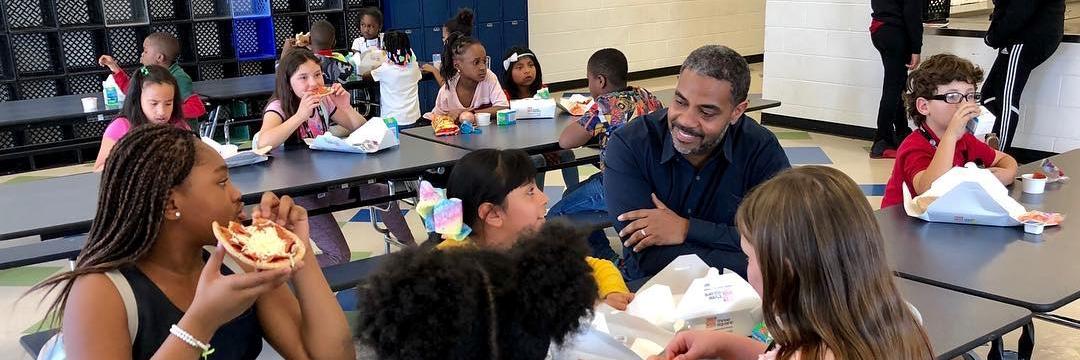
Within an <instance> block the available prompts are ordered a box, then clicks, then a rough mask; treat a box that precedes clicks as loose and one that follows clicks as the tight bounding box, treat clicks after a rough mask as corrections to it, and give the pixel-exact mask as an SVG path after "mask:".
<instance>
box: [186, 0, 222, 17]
mask: <svg viewBox="0 0 1080 360" xmlns="http://www.w3.org/2000/svg"><path fill="white" fill-rule="evenodd" d="M230 16H231V14H229V0H191V17H192V18H194V19H196V20H204V19H227V18H229V17H230Z"/></svg>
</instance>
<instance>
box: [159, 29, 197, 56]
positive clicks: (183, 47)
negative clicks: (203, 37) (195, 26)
mask: <svg viewBox="0 0 1080 360" xmlns="http://www.w3.org/2000/svg"><path fill="white" fill-rule="evenodd" d="M150 32H166V33H170V34H172V35H173V36H174V37H176V40H177V41H179V42H180V54H179V55H178V56H177V57H176V62H178V63H190V62H194V61H195V52H194V49H193V48H194V45H195V38H194V36H193V35H192V32H191V24H157V25H152V26H150Z"/></svg>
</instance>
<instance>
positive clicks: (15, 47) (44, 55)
mask: <svg viewBox="0 0 1080 360" xmlns="http://www.w3.org/2000/svg"><path fill="white" fill-rule="evenodd" d="M57 37H58V34H57V33H55V32H49V33H29V34H14V35H11V47H12V52H13V53H14V54H15V69H16V71H17V72H18V73H19V75H21V76H27V75H43V74H46V75H47V74H56V73H59V72H60V54H58V52H59V51H60V44H59V40H58V39H57Z"/></svg>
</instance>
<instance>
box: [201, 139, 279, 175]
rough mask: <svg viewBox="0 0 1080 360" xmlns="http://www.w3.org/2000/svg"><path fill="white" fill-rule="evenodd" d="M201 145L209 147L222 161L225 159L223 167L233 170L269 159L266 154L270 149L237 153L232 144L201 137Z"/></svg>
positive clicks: (236, 148) (237, 148) (267, 147)
mask: <svg viewBox="0 0 1080 360" xmlns="http://www.w3.org/2000/svg"><path fill="white" fill-rule="evenodd" d="M202 141H203V143H205V144H206V145H209V146H210V147H211V148H213V149H214V151H217V153H218V154H219V155H221V158H222V159H225V166H227V167H230V168H234V167H237V166H244V165H251V164H258V163H261V162H263V161H266V160H268V159H270V157H269V156H267V155H266V153H268V152H270V147H269V146H266V147H264V148H261V149H252V150H246V151H239V147H237V146H236V145H233V144H224V145H222V144H219V143H218V142H217V141H214V139H211V138H208V137H205V136H204V137H203V138H202Z"/></svg>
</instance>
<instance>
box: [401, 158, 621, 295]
mask: <svg viewBox="0 0 1080 360" xmlns="http://www.w3.org/2000/svg"><path fill="white" fill-rule="evenodd" d="M445 196H446V198H451V199H460V201H461V209H463V211H462V212H461V218H462V222H463V223H464V225H466V226H468V228H470V229H471V232H468V231H467V233H466V234H460V235H459V236H454V234H451V235H450V236H444V235H439V234H435V235H433V236H434V237H435V238H433V239H431V240H434V241H435V242H437V243H438V245H436V248H438V249H440V250H446V249H449V248H454V247H460V246H476V247H481V248H489V249H500V250H505V249H509V248H510V247H512V246H513V245H514V243H515V242H517V240H518V238H519V237H520V236H521V235H522V233H524V232H531V231H535V230H537V229H538V228H539V227H540V225H542V224H543V223H544V215H545V213H546V212H547V210H546V209H547V203H548V198H547V195H544V192H543V190H541V189H539V188H537V186H536V168H534V167H533V163H532V161H530V160H529V155H528V154H526V153H525V152H524V151H521V150H495V149H483V150H477V151H474V152H471V153H469V154H468V155H465V157H463V158H461V160H459V161H458V162H457V164H455V165H454V170H453V171H451V172H450V179H449V180H448V181H447V186H446V195H445ZM423 213H424V211H421V214H423ZM430 218H431V217H430V216H429V217H428V219H425V221H426V222H430V221H432V220H430ZM581 241H585V237H584V235H583V236H582V237H581ZM586 262H588V264H589V266H590V267H592V270H593V277H594V278H595V279H596V284H597V287H598V288H599V294H598V295H599V296H600V299H602V300H603V301H604V302H605V303H607V304H608V305H610V306H612V307H614V308H616V309H619V310H626V306H627V305H628V304H629V303H630V301H631V300H633V297H634V295H633V294H631V293H630V290H629V289H627V287H626V282H624V281H623V278H622V274H620V273H619V269H618V268H616V267H615V264H612V263H611V261H608V260H603V259H597V258H593V257H586Z"/></svg>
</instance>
